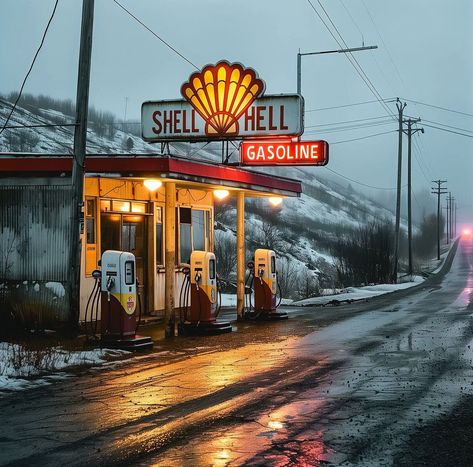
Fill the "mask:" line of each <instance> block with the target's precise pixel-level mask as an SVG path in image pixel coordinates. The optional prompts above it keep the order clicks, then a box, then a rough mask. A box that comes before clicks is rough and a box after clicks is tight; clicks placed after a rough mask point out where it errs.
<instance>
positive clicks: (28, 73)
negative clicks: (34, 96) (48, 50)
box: [0, 0, 59, 135]
mask: <svg viewBox="0 0 473 467" xmlns="http://www.w3.org/2000/svg"><path fill="white" fill-rule="evenodd" d="M58 3H59V0H56V2H55V4H54V8H53V11H52V13H51V16H50V17H49V20H48V23H47V24H46V28H45V30H44V32H43V36H42V38H41V42H40V44H39V47H38V49H37V50H36V53H35V54H34V57H33V60H32V62H31V65H30V68H29V70H28V72H27V73H26V76H25V78H24V79H23V82H22V83H21V87H20V91H19V93H18V96H17V98H16V100H15V103H14V104H13V107H12V108H11V110H10V113H9V115H8V117H7V119H6V120H5V123H4V124H3V127H2V129H1V130H0V135H1V134H2V133H3V132H4V131H5V128H6V127H7V125H8V122H9V121H10V118H11V116H12V114H13V112H14V111H15V109H16V106H17V104H18V101H19V100H20V98H21V94H22V92H23V88H24V87H25V84H26V81H27V80H28V77H29V76H30V73H31V71H32V70H33V66H34V64H35V62H36V58H37V57H38V54H39V51H40V50H41V48H42V47H43V44H44V40H45V39H46V34H47V33H48V30H49V26H50V24H51V22H52V20H53V18H54V15H55V14H56V9H57V5H58Z"/></svg>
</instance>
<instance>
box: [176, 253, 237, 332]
mask: <svg viewBox="0 0 473 467" xmlns="http://www.w3.org/2000/svg"><path fill="white" fill-rule="evenodd" d="M182 272H183V273H184V281H183V283H182V287H181V293H180V295H179V309H180V310H181V319H180V324H179V334H182V335H208V334H222V333H225V332H231V330H232V326H231V324H230V323H229V322H228V321H217V317H218V314H219V313H220V305H221V300H220V292H219V284H218V277H217V271H216V261H215V255H214V254H213V253H211V252H209V251H193V252H192V253H191V259H190V266H189V267H184V268H183V269H182ZM189 295H190V304H189Z"/></svg>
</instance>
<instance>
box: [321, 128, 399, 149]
mask: <svg viewBox="0 0 473 467" xmlns="http://www.w3.org/2000/svg"><path fill="white" fill-rule="evenodd" d="M396 132H397V130H391V131H383V132H382V133H375V134H373V135H367V136H362V137H361V138H352V139H345V140H343V141H334V142H333V143H330V145H331V146H333V145H334V144H342V143H350V142H351V141H359V140H362V139H368V138H374V137H375V136H381V135H387V134H388V133H396Z"/></svg>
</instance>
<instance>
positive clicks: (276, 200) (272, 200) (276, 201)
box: [269, 196, 282, 206]
mask: <svg viewBox="0 0 473 467" xmlns="http://www.w3.org/2000/svg"><path fill="white" fill-rule="evenodd" d="M269 202H270V204H271V205H273V206H280V205H281V204H282V198H280V197H279V196H272V197H271V198H269Z"/></svg>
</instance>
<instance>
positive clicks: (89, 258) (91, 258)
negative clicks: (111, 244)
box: [85, 198, 97, 276]
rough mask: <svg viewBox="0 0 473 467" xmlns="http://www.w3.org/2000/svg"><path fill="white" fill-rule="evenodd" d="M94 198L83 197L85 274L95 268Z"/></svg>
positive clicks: (89, 273) (95, 231)
mask: <svg viewBox="0 0 473 467" xmlns="http://www.w3.org/2000/svg"><path fill="white" fill-rule="evenodd" d="M96 203H97V202H96V199H95V198H86V199H85V275H86V276H91V275H92V271H93V270H94V269H97V223H96V206H97V204H96Z"/></svg>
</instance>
